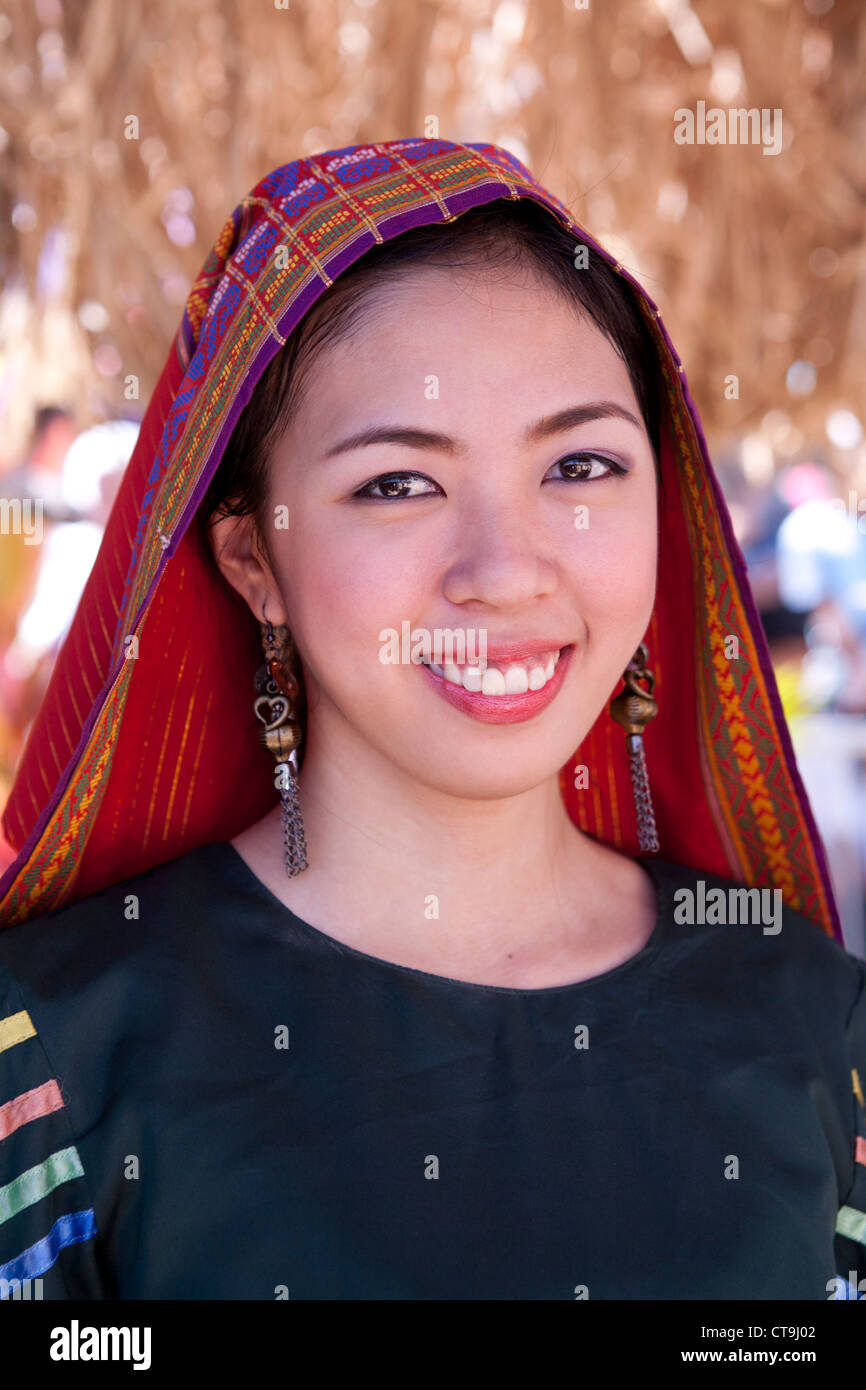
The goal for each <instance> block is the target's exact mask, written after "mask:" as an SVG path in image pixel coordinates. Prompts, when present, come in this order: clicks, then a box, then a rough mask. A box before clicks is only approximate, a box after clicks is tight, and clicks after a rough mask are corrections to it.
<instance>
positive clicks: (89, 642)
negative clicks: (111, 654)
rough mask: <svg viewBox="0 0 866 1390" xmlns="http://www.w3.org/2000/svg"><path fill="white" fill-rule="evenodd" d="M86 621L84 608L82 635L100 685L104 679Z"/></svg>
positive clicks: (86, 616) (100, 663)
mask: <svg viewBox="0 0 866 1390" xmlns="http://www.w3.org/2000/svg"><path fill="white" fill-rule="evenodd" d="M87 620H88V609H87V608H86V607H85V609H84V635H85V637H86V638H87V645H88V647H89V648H90V655H91V656H92V657H93V665H94V667H95V669H96V679H97V680H98V681H99V683H100V685H101V684H102V681H103V679H104V677H103V674H102V662H101V661H100V660H99V656H98V654H97V651H96V648H95V646H94V645H93V638H92V637H91V635H90V628H89V626H88V621H87Z"/></svg>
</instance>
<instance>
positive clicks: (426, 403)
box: [251, 268, 657, 799]
mask: <svg viewBox="0 0 866 1390" xmlns="http://www.w3.org/2000/svg"><path fill="white" fill-rule="evenodd" d="M576 273H579V272H576ZM518 281H519V283H518ZM600 403H604V408H605V409H608V410H611V411H616V412H622V413H611V414H608V415H599V416H598V417H597V418H587V419H585V420H584V421H583V422H574V421H571V422H569V421H568V420H567V419H565V417H564V415H563V412H568V411H571V412H574V411H575V410H576V409H578V408H582V409H584V410H585V411H587V412H588V414H590V415H593V411H592V410H590V408H591V407H594V406H598V405H599V404H600ZM625 415H629V416H631V417H633V418H632V419H628V418H624V417H625ZM557 417H560V418H559V419H557ZM383 430H388V431H389V432H392V434H393V435H394V436H395V437H393V438H390V439H386V438H380V439H378V440H377V441H372V442H368V443H366V444H364V443H363V442H361V441H360V440H358V441H356V442H355V443H354V444H351V445H347V444H346V441H347V440H350V439H351V437H353V436H358V435H359V434H361V433H362V432H372V431H383ZM597 455H600V456H601V457H597ZM606 461H609V462H606ZM270 468H271V471H270V490H269V499H268V500H269V511H268V513H267V516H268V517H270V518H275V519H276V521H277V524H274V525H273V529H271V530H269V532H268V546H269V549H270V552H271V557H272V562H273V579H274V581H275V587H272V588H271V589H270V592H269V597H268V607H267V613H268V617H269V618H270V620H271V621H272V622H274V623H282V622H287V623H288V624H289V626H290V628H291V630H292V633H293V635H294V638H295V641H296V643H297V645H298V649H299V651H300V654H301V657H302V660H303V663H304V670H305V680H306V688H307V694H308V699H309V707H310V715H311V721H312V722H311V724H310V726H309V736H310V737H311V738H314V739H317V740H318V739H322V740H327V743H326V744H324V745H323V746H324V747H327V748H329V749H333V751H334V752H335V753H336V754H337V755H338V756H340V757H346V756H351V755H352V752H353V749H354V750H355V751H358V752H360V751H361V748H362V746H363V747H364V753H365V756H366V755H367V754H368V753H369V752H370V751H371V750H372V751H374V752H375V754H376V755H377V756H379V757H381V758H383V759H385V760H387V761H388V762H389V763H391V764H393V765H395V766H396V768H398V769H400V770H401V771H402V772H403V773H404V774H405V775H407V776H408V777H409V778H411V779H414V780H415V781H416V782H420V783H423V784H426V785H427V786H429V787H431V788H436V789H439V790H440V791H444V792H447V793H449V794H452V795H457V796H462V797H468V798H471V799H476V798H485V797H500V796H507V795H512V794H515V793H517V792H519V791H522V790H525V789H527V788H529V787H533V786H536V785H537V784H538V783H539V782H541V781H542V780H544V779H546V778H548V777H550V776H551V775H553V774H555V773H556V772H557V771H558V769H559V768H560V767H562V766H563V765H564V764H565V763H566V762H567V761H568V760H569V758H570V757H571V756H572V755H573V753H574V751H575V749H576V748H577V745H578V744H579V743H580V742H581V740H582V739H583V738H584V736H585V735H586V733H587V732H588V730H589V729H590V728H591V726H592V724H593V723H594V721H595V719H596V717H597V716H598V714H599V712H600V710H601V708H602V706H603V705H604V703H605V701H606V700H607V699H609V697H610V695H611V693H612V691H613V689H614V686H615V685H616V684H617V682H618V679H619V677H620V676H621V674H622V672H623V670H624V668H625V666H626V665H627V663H628V661H629V659H630V658H631V656H632V654H633V653H634V651H635V648H636V647H637V645H638V643H639V642H640V641H641V639H642V638H643V636H644V634H645V632H646V628H647V626H648V623H649V619H650V616H651V613H652V608H653V600H654V593H655V577H656V545H657V534H656V478H655V470H654V465H653V456H652V450H651V447H650V443H649V440H648V437H647V435H646V432H645V429H644V426H643V422H642V420H641V416H640V409H639V406H638V403H637V400H636V398H635V395H634V391H633V389H632V386H631V382H630V379H629V374H628V371H627V369H626V367H625V365H624V363H623V361H622V359H621V358H620V357H619V356H618V354H617V352H616V350H615V349H614V348H613V347H612V346H611V344H610V342H609V341H608V340H607V339H606V338H605V336H604V335H603V334H602V333H601V332H600V330H599V329H598V328H597V327H596V326H595V325H594V324H593V323H592V322H591V321H587V320H585V319H582V318H578V316H577V314H576V311H575V308H574V307H573V306H572V305H571V304H570V303H569V302H568V301H567V300H566V299H564V298H563V297H562V296H561V295H559V294H558V293H557V292H556V291H555V289H552V288H551V287H549V286H548V285H547V284H545V283H542V282H540V281H538V280H537V279H535V278H534V277H530V276H529V275H521V276H518V277H514V276H511V277H508V278H505V277H502V276H500V275H491V274H490V273H488V272H477V273H473V272H469V271H461V272H460V273H459V274H457V275H455V274H454V273H453V272H447V273H445V272H443V271H442V270H439V269H433V268H426V269H423V270H420V271H416V272H413V273H412V274H411V275H406V274H405V273H404V274H402V275H400V276H399V277H398V278H397V279H396V280H395V281H394V283H393V284H392V285H390V286H389V287H388V289H387V291H386V293H385V294H384V295H381V296H379V297H378V298H377V299H376V301H375V302H374V306H373V308H372V311H371V313H370V315H369V316H367V317H365V318H364V320H363V322H362V324H361V327H360V328H359V329H358V330H357V331H356V332H355V334H354V335H353V336H352V337H351V338H349V339H346V340H344V341H342V342H341V343H340V344H339V345H337V346H335V347H332V348H330V349H328V350H326V351H325V352H323V353H322V355H321V356H320V357H318V358H317V359H316V360H315V361H314V363H313V365H312V367H311V369H310V375H309V377H308V379H307V383H306V390H305V391H304V393H303V401H302V404H301V408H300V410H299V413H298V414H297V417H296V419H295V422H294V424H293V426H292V428H291V430H290V431H289V433H288V434H286V435H285V436H284V437H283V439H282V440H281V442H280V443H279V445H278V446H277V447H276V448H275V450H274V452H273V455H272V458H271V465H270ZM587 473H588V474H589V476H588V477H585V476H584V475H585V474H587ZM569 475H571V476H569ZM385 479H388V480H389V481H388V482H387V483H386V482H385ZM280 508H283V509H285V508H287V509H288V527H287V528H285V517H286V513H285V510H283V511H282V512H280V511H279V509H280ZM280 519H281V520H282V526H280V524H279V520H280ZM251 606H253V604H251ZM254 611H256V614H257V616H258V617H259V618H260V616H261V597H259V598H258V606H257V609H256V608H255V607H254ZM404 624H405V625H407V626H406V628H405V631H406V632H407V633H410V634H414V636H415V637H416V638H417V637H418V635H419V634H422V633H426V634H428V635H429V640H430V642H431V643H432V642H433V640H434V636H435V633H436V630H437V629H439V630H440V631H443V632H444V630H445V629H450V630H451V631H452V632H462V633H463V634H465V637H466V641H467V644H469V643H471V640H472V637H473V636H474V637H475V638H476V640H477V647H476V650H479V651H483V647H482V646H481V643H482V641H483V640H484V639H485V638H486V648H487V664H488V667H490V666H496V667H498V668H499V669H500V670H501V672H502V676H501V677H497V676H488V677H487V685H486V689H487V690H488V691H489V692H490V693H489V694H487V696H486V697H485V694H484V688H483V689H482V691H481V692H480V693H478V694H475V693H473V690H472V688H471V687H472V686H473V683H474V684H475V685H476V686H477V684H478V678H477V676H475V677H474V682H473V676H472V675H470V676H469V677H468V680H467V681H465V682H462V683H458V682H460V681H461V674H462V671H461V669H460V667H459V665H458V670H456V671H455V670H454V669H453V666H451V665H449V667H448V669H447V670H445V676H446V677H447V676H450V677H451V679H450V680H449V679H445V678H443V677H442V676H440V675H436V674H434V673H433V672H431V671H430V670H429V669H426V668H425V667H424V666H422V665H420V664H418V662H417V661H415V662H412V661H408V660H406V661H404V660H403V659H400V660H398V661H397V663H396V664H395V663H394V662H393V661H388V660H386V659H384V658H383V651H384V650H385V649H386V632H387V630H392V631H394V632H395V633H396V634H397V639H398V643H397V644H395V647H397V650H396V653H395V651H394V648H392V653H391V654H392V655H394V654H396V655H397V656H398V657H401V658H402V653H401V651H400V650H399V646H398V644H399V640H400V639H401V638H402V634H403V631H404ZM443 640H446V639H444V638H443ZM411 645H412V644H411V640H410V641H409V642H408V644H407V647H406V648H405V649H404V650H405V654H406V656H407V657H408V656H409V655H410V654H411ZM539 646H540V647H541V648H543V649H547V650H548V651H550V652H554V653H555V652H558V651H559V650H560V649H561V648H566V649H568V648H570V650H566V651H563V653H562V655H561V656H559V658H558V661H557V665H556V668H555V670H554V673H553V679H552V681H551V683H550V686H549V687H547V686H546V685H545V687H543V688H541V689H539V690H538V691H537V692H536V691H535V690H533V688H532V687H533V686H537V685H539V684H540V682H541V681H542V678H543V677H542V673H544V679H545V680H546V677H547V675H548V674H549V672H550V669H551V668H550V662H549V660H547V661H545V658H544V657H543V655H542V656H540V657H539V656H538V655H536V657H535V659H532V658H531V656H530V659H529V661H528V663H527V662H526V661H523V662H521V661H520V660H519V656H520V652H521V651H523V650H524V649H526V648H535V649H538V648H539ZM506 647H507V648H510V649H511V651H510V652H507V653H503V658H502V660H499V661H495V662H494V661H493V654H494V653H495V652H496V650H497V649H502V648H506ZM471 650H472V649H471V646H470V647H469V651H470V653H471ZM416 652H417V647H416ZM422 654H423V655H424V656H425V657H427V656H430V657H432V658H433V660H434V661H435V660H437V657H436V653H435V652H433V651H429V652H424V653H422ZM452 654H453V655H455V656H458V657H459V656H460V651H459V648H455V650H454V652H453V653H452ZM444 655H445V658H446V659H447V656H448V653H447V651H446V652H445V653H444ZM438 663H439V665H440V668H441V669H443V670H444V669H445V667H444V662H443V661H442V657H441V656H440V657H439V658H438ZM466 664H472V663H471V662H467V663H466ZM508 666H511V667H512V668H513V667H514V666H517V667H518V668H519V669H518V670H516V671H515V670H514V669H512V670H511V672H510V674H508V673H507V671H506V668H507V667H508ZM522 672H525V675H524V674H522ZM466 684H468V685H469V686H470V689H469V690H467V689H466ZM527 684H528V685H529V687H530V689H529V690H528V691H526V692H525V693H523V694H520V693H519V692H520V690H521V687H524V686H526V685H527ZM500 686H506V688H507V689H508V690H513V691H514V692H515V693H510V694H509V693H506V694H505V695H504V696H497V695H496V694H495V691H496V690H497V689H498V688H499V687H500ZM551 695H552V698H551ZM500 701H501V703H500Z"/></svg>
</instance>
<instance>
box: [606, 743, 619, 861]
mask: <svg viewBox="0 0 866 1390" xmlns="http://www.w3.org/2000/svg"><path fill="white" fill-rule="evenodd" d="M610 732H611V731H610V725H609V724H605V726H604V742H605V762H606V764H607V789H608V794H609V796H610V814H611V819H612V820H613V843H614V845H615V846H616V848H617V849H622V835H621V834H620V828H619V802H618V800H617V795H616V777H615V776H614V771H613V749H612V748H611V743H610Z"/></svg>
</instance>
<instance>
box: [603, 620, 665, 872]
mask: <svg viewBox="0 0 866 1390" xmlns="http://www.w3.org/2000/svg"><path fill="white" fill-rule="evenodd" d="M648 657H649V652H648V650H647V647H646V643H644V642H641V644H640V646H639V647H638V649H637V651H636V652H635V654H634V656H633V657H632V659H631V661H630V662H629V663H628V666H627V667H626V668H625V671H624V672H623V677H622V678H623V680H624V681H625V689H624V690H622V691H620V693H619V695H617V696H616V697H615V699H613V700H611V702H610V713H611V717H612V718H613V719H615V720H616V722H617V724H619V725H621V727H622V728H623V729H625V741H626V747H627V748H628V756H629V764H630V767H631V785H632V791H633V793H634V805H635V812H636V814H637V833H638V843H639V845H640V848H641V850H642V851H643V852H644V853H650V854H655V853H656V852H657V851H658V848H659V838H658V833H657V831H656V821H655V814H654V812H653V803H652V797H651V796H650V785H649V774H648V772H647V765H646V755H645V753H644V746H643V731H644V726H645V725H647V724H648V723H649V722H650V720H651V719H655V717H656V715H657V714H658V712H659V707H658V705H657V704H656V702H655V700H654V699H653V693H652V692H653V687H654V685H655V676H654V675H653V673H652V671H651V670H650V669H649V667H648V666H647V660H648ZM638 681H645V682H646V686H647V688H646V690H642V689H641V687H640V686H639V685H638Z"/></svg>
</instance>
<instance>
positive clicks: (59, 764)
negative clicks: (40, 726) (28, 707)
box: [45, 727, 63, 784]
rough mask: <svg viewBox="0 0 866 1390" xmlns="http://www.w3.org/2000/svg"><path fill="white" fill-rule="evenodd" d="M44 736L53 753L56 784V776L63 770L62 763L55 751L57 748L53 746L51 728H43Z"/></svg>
mask: <svg viewBox="0 0 866 1390" xmlns="http://www.w3.org/2000/svg"><path fill="white" fill-rule="evenodd" d="M45 736H46V738H47V739H48V747H49V748H50V749H51V752H52V754H53V755H54V767H55V777H54V780H55V784H56V781H57V778H58V777H59V776H60V774H61V772H62V771H63V764H62V762H61V761H60V755H59V753H58V752H57V749H56V748H55V747H54V739H53V738H52V737H51V730H50V729H49V728H47V727H46V730H45Z"/></svg>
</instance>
